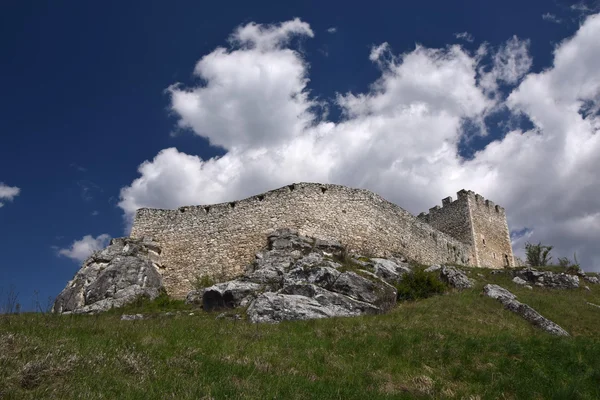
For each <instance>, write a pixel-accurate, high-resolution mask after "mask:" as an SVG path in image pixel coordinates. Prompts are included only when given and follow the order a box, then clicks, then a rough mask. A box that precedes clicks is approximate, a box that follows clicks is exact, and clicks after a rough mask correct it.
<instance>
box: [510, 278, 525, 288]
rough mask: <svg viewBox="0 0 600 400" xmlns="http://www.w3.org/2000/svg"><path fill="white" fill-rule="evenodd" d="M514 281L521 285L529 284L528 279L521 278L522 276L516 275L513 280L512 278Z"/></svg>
mask: <svg viewBox="0 0 600 400" xmlns="http://www.w3.org/2000/svg"><path fill="white" fill-rule="evenodd" d="M512 281H513V282H514V283H516V284H517V285H520V286H525V285H527V281H526V280H525V279H521V278H519V277H518V276H515V277H514V278H513V280H512Z"/></svg>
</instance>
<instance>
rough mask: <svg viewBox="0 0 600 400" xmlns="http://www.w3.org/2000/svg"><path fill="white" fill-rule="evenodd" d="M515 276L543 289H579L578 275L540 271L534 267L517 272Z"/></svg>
mask: <svg viewBox="0 0 600 400" xmlns="http://www.w3.org/2000/svg"><path fill="white" fill-rule="evenodd" d="M515 276H516V277H518V278H520V279H523V280H525V281H527V282H528V283H532V284H534V285H536V286H541V287H547V288H553V289H575V288H578V287H579V277H578V276H577V275H569V274H565V273H558V274H555V273H554V272H551V271H538V270H537V269H535V268H532V267H528V268H525V269H522V270H517V271H515Z"/></svg>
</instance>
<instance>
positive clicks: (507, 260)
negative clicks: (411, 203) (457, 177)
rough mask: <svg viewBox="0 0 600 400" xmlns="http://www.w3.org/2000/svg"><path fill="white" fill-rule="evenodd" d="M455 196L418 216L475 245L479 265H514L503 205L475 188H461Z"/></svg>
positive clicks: (464, 241) (443, 200) (475, 254)
mask: <svg viewBox="0 0 600 400" xmlns="http://www.w3.org/2000/svg"><path fill="white" fill-rule="evenodd" d="M456 195H457V197H458V198H457V199H456V200H454V201H453V199H452V197H446V198H444V199H442V206H441V207H440V206H439V205H436V206H434V207H431V208H430V209H429V212H428V213H421V214H419V215H418V216H417V218H418V219H419V220H421V221H423V222H425V223H428V224H430V225H431V226H433V227H434V228H436V229H438V230H440V231H442V232H445V233H447V234H449V235H451V236H453V237H455V238H457V239H458V240H460V241H462V242H463V243H467V244H470V245H472V246H473V252H474V254H473V259H475V260H476V264H477V265H481V266H504V265H509V266H510V265H513V261H512V260H513V256H512V247H511V244H510V235H509V233H508V225H507V223H506V213H505V210H504V208H503V207H500V206H499V205H496V204H495V203H494V202H493V201H491V200H487V199H486V198H485V197H483V196H482V195H480V194H478V193H475V192H473V191H472V190H465V189H462V190H459V191H458V192H457V193H456Z"/></svg>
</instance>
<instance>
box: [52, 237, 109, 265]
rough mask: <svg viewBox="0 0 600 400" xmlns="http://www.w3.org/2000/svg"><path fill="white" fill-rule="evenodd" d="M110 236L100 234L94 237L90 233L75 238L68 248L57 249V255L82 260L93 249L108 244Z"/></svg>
mask: <svg viewBox="0 0 600 400" xmlns="http://www.w3.org/2000/svg"><path fill="white" fill-rule="evenodd" d="M109 241H110V236H109V235H107V234H102V235H99V236H97V237H96V238H94V237H93V236H92V235H85V236H84V237H83V238H81V239H79V240H75V241H74V242H73V243H72V244H71V246H70V247H69V248H66V249H59V250H58V255H59V256H64V257H68V258H70V259H72V260H75V261H78V262H83V261H84V260H85V259H87V258H88V257H89V256H91V255H92V254H93V253H94V252H95V251H98V250H102V249H103V248H104V247H106V246H107V245H108V242H109Z"/></svg>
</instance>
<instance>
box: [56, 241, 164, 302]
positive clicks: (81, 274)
mask: <svg viewBox="0 0 600 400" xmlns="http://www.w3.org/2000/svg"><path fill="white" fill-rule="evenodd" d="M159 254H160V249H159V248H158V247H157V246H156V244H155V243H153V242H152V241H151V240H148V239H130V238H117V239H113V240H112V241H111V244H110V245H109V246H108V247H107V248H106V249H103V250H102V251H100V252H97V253H95V254H93V255H92V256H90V257H89V258H88V259H87V260H86V261H85V262H84V263H83V265H82V267H81V269H80V270H79V271H78V272H77V273H76V274H75V277H74V278H73V279H72V280H71V281H69V283H68V284H67V286H66V287H65V289H64V290H63V291H62V292H61V293H60V294H59V295H58V296H57V298H56V300H55V302H54V306H53V311H54V312H57V313H65V312H70V313H74V314H81V313H97V312H102V311H106V310H109V309H111V308H115V307H122V306H124V305H126V304H129V303H131V302H133V301H135V300H136V299H137V298H139V297H140V296H145V297H148V298H149V299H155V298H156V297H158V296H159V294H160V293H161V291H162V290H163V283H162V276H161V274H160V272H159V268H160V263H159V260H158V259H157V256H158V255H159Z"/></svg>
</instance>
